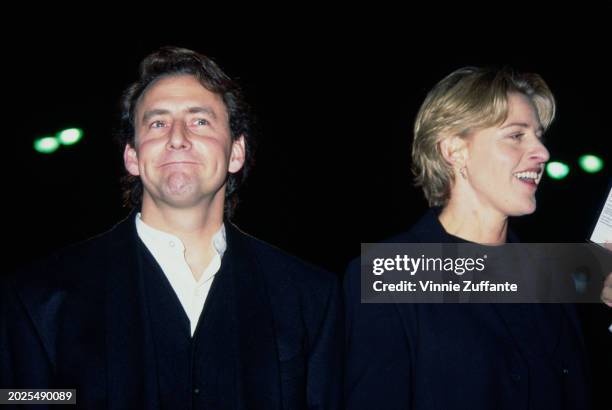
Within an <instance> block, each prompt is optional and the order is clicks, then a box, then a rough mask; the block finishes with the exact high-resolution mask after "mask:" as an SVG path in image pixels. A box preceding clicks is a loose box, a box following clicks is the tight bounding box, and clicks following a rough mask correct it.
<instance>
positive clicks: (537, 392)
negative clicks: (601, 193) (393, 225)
mask: <svg viewBox="0 0 612 410" xmlns="http://www.w3.org/2000/svg"><path fill="white" fill-rule="evenodd" d="M437 214H438V212H437V210H434V209H432V210H430V211H429V212H428V213H427V214H426V215H425V216H424V217H423V218H422V219H421V220H420V221H419V222H418V223H417V224H416V225H415V226H414V227H413V228H412V229H411V230H410V231H409V232H406V233H404V234H401V235H398V236H396V237H394V238H391V239H389V240H388V241H385V242H389V243H448V242H457V241H461V240H460V239H459V238H456V237H453V236H451V235H449V234H448V233H446V231H445V230H444V228H443V227H442V225H441V224H440V222H439V221H438V219H437ZM359 265H360V264H359V260H355V261H353V262H352V263H351V264H350V266H349V269H348V272H347V275H346V278H345V297H346V305H345V306H346V317H347V329H346V330H347V345H346V353H347V358H346V360H347V372H346V393H345V394H346V400H347V409H349V410H355V409H364V410H365V409H381V410H382V409H385V410H392V409H398V410H399V409H402V410H406V409H419V410H421V409H466V410H467V409H469V410H477V409H483V410H484V409H508V410H518V409H561V408H569V409H586V408H589V392H588V390H589V389H588V385H587V380H586V379H587V376H586V374H587V371H586V369H585V365H584V362H585V360H584V346H583V342H582V338H581V335H580V330H579V324H578V322H577V319H576V315H575V313H574V311H573V308H572V307H571V306H567V305H536V304H531V305H521V304H408V303H404V304H400V303H397V304H365V303H364V304H362V303H360V266H359Z"/></svg>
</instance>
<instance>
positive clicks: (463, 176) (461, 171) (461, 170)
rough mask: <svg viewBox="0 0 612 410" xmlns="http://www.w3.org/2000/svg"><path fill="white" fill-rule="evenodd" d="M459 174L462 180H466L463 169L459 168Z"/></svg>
mask: <svg viewBox="0 0 612 410" xmlns="http://www.w3.org/2000/svg"><path fill="white" fill-rule="evenodd" d="M459 173H460V174H461V177H462V178H463V179H467V176H466V175H465V167H461V168H459Z"/></svg>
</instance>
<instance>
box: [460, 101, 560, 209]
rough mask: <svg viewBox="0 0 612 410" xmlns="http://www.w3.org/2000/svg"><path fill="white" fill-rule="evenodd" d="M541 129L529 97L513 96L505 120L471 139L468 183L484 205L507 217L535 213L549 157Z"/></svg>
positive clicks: (467, 164)
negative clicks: (537, 193)
mask: <svg viewBox="0 0 612 410" xmlns="http://www.w3.org/2000/svg"><path fill="white" fill-rule="evenodd" d="M541 128H542V127H541V124H540V120H539V118H538V115H537V111H536V110H535V108H534V106H533V103H532V102H531V101H530V100H529V98H527V97H526V96H525V95H523V94H518V93H511V94H509V95H508V118H507V119H506V121H504V123H503V124H501V125H500V126H496V127H491V128H486V129H483V130H480V131H477V132H475V133H474V134H472V135H471V136H469V137H468V139H467V144H468V145H467V146H468V160H467V163H466V166H467V170H468V173H469V177H468V181H469V185H470V187H471V189H472V190H473V191H474V193H475V195H476V198H477V200H478V202H479V204H480V205H481V206H483V207H486V208H490V209H493V210H495V211H497V212H499V213H501V214H502V215H504V216H518V215H525V214H530V213H532V212H533V211H535V208H536V200H535V192H536V190H537V187H538V184H539V182H540V180H541V177H542V173H543V171H544V164H545V163H546V161H548V158H549V154H548V151H547V150H546V148H545V147H544V145H542V142H541V140H540V138H541V136H542V129H541Z"/></svg>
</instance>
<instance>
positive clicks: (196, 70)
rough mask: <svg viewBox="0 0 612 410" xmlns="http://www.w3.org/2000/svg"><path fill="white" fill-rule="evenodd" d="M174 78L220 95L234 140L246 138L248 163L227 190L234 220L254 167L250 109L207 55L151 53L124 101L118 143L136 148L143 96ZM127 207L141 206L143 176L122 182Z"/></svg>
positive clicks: (178, 50)
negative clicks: (180, 77)
mask: <svg viewBox="0 0 612 410" xmlns="http://www.w3.org/2000/svg"><path fill="white" fill-rule="evenodd" d="M175 75H192V76H194V77H195V78H197V79H198V80H199V81H200V83H201V84H202V85H203V86H204V87H205V88H206V89H207V90H209V91H210V92H212V93H215V94H217V95H219V96H220V97H221V98H222V100H223V103H224V104H225V108H226V109H227V113H228V117H229V128H230V134H231V138H232V141H235V140H237V139H238V138H240V136H244V142H245V151H246V152H245V162H244V165H243V167H242V169H241V170H240V171H238V172H236V173H234V174H229V175H228V178H227V185H226V189H225V209H224V211H225V216H226V217H228V218H229V217H231V216H232V214H233V211H234V209H235V207H236V205H237V203H238V196H237V191H238V188H239V187H240V185H241V184H242V183H243V182H244V180H245V178H246V177H247V175H248V173H249V172H250V170H251V167H252V166H253V151H254V141H253V136H252V116H251V110H250V107H249V106H248V104H247V103H246V101H245V100H244V97H243V94H242V91H241V89H240V87H239V86H238V84H237V83H236V82H234V81H233V80H232V79H231V78H229V77H228V76H227V75H226V74H225V73H224V72H223V71H222V70H221V68H219V66H218V65H217V64H216V63H215V62H214V61H213V60H211V59H210V58H208V57H206V56H205V55H202V54H199V53H196V52H195V51H192V50H188V49H185V48H178V47H162V48H160V49H159V50H157V51H155V52H153V53H151V54H149V55H148V56H147V57H145V59H144V60H143V61H142V62H141V63H140V77H139V78H138V80H137V81H136V82H135V83H133V84H131V85H130V86H129V87H128V88H127V89H126V90H125V91H124V93H123V95H122V98H121V115H120V124H119V129H118V131H117V136H116V137H117V142H118V144H119V146H120V148H121V150H123V149H125V146H126V145H127V144H130V145H131V146H132V147H134V146H135V138H136V133H135V127H134V121H135V118H134V116H135V114H136V108H137V106H138V103H139V102H140V99H141V98H142V96H143V95H144V94H145V93H146V91H147V90H148V88H149V87H150V86H151V85H152V84H154V83H155V82H156V81H158V80H160V79H161V78H165V77H169V76H175ZM121 183H122V188H123V200H124V205H125V206H128V207H139V206H140V205H141V204H142V194H143V186H142V181H141V180H140V177H138V176H134V175H131V174H127V175H125V176H124V177H123V178H122V180H121Z"/></svg>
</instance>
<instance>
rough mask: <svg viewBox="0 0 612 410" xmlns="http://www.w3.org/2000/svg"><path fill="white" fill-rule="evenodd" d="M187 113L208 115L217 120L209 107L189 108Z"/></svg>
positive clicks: (215, 114)
mask: <svg viewBox="0 0 612 410" xmlns="http://www.w3.org/2000/svg"><path fill="white" fill-rule="evenodd" d="M187 111H188V112H189V114H200V113H204V114H208V115H210V116H211V117H213V119H215V120H216V119H217V113H215V111H214V110H213V109H212V108H210V107H190V108H189V109H188V110H187Z"/></svg>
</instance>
